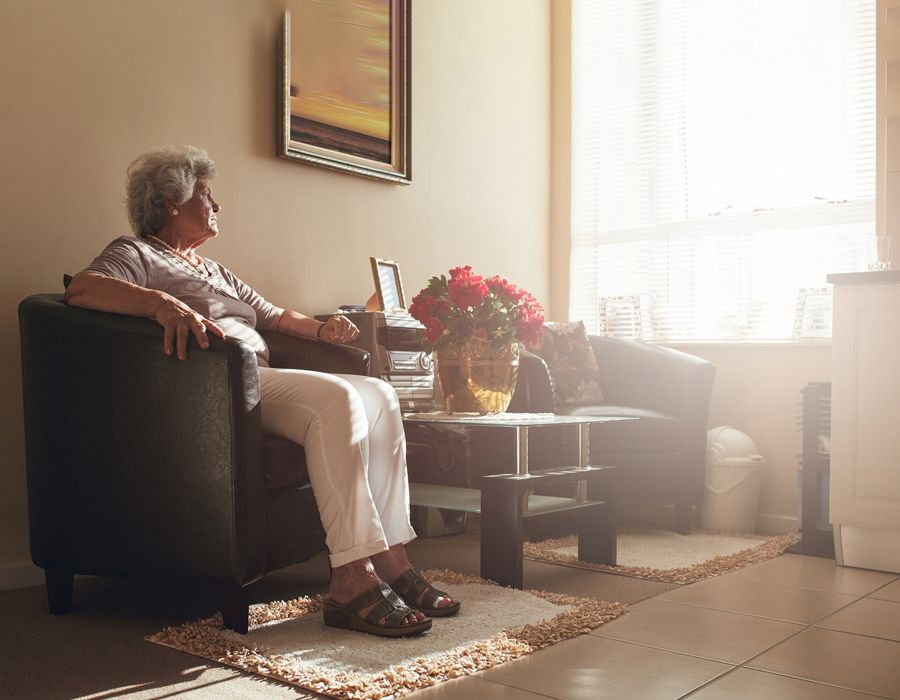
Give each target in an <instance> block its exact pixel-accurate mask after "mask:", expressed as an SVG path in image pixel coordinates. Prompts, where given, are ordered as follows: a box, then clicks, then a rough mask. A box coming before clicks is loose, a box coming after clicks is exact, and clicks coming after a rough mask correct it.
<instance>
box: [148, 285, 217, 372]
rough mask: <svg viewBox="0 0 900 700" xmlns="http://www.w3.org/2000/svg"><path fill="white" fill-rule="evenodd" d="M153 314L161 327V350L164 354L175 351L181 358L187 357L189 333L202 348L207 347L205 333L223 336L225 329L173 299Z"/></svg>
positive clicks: (207, 339) (207, 338)
mask: <svg viewBox="0 0 900 700" xmlns="http://www.w3.org/2000/svg"><path fill="white" fill-rule="evenodd" d="M154 316H155V318H156V321H157V323H159V325H161V326H162V327H163V350H165V353H166V355H171V354H172V353H173V352H175V353H177V355H178V358H179V359H181V360H184V359H187V356H188V354H187V348H188V340H189V339H190V337H191V335H193V336H194V338H195V339H196V340H197V345H199V346H200V347H201V348H203V349H204V350H205V349H207V348H208V347H209V337H208V336H207V335H206V334H207V333H212V334H213V335H215V336H218V337H219V338H225V331H224V330H222V328H221V327H220V326H219V325H218V324H216V323H213V322H212V321H210V320H209V319H208V318H204V317H203V316H201V315H200V314H198V313H197V312H196V311H194V310H193V309H191V308H190V307H189V306H187V305H186V304H184V303H183V302H180V301H178V300H175V299H173V300H170V301H168V302H164V303H163V304H162V305H161V306H160V308H159V309H157V311H156V313H155V314H154Z"/></svg>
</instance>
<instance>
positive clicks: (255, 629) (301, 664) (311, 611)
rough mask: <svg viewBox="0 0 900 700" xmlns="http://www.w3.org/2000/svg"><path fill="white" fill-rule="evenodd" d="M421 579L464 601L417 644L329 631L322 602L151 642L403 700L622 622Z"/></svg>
mask: <svg viewBox="0 0 900 700" xmlns="http://www.w3.org/2000/svg"><path fill="white" fill-rule="evenodd" d="M422 573H423V575H424V576H425V577H426V578H427V579H428V580H430V581H432V582H434V583H435V584H436V585H437V586H438V587H439V588H443V589H445V590H446V591H447V592H448V593H449V594H450V595H451V596H453V598H455V599H457V600H460V601H462V610H461V611H460V613H459V615H457V616H456V617H448V618H436V619H435V620H434V626H433V627H432V628H431V630H430V631H428V632H426V633H425V634H423V635H421V636H419V637H410V638H406V639H386V638H383V637H375V636H372V635H369V634H363V633H361V632H351V631H347V630H339V629H335V628H332V627H326V626H325V623H324V622H323V621H322V615H321V610H322V598H321V597H315V598H308V597H303V598H295V599H294V600H289V601H276V602H273V603H269V604H267V605H254V606H252V607H251V608H250V631H249V633H248V634H247V635H240V634H236V633H234V632H231V631H230V630H225V629H223V628H222V618H221V615H215V616H213V617H210V618H207V619H205V620H197V621H196V622H189V623H187V624H184V625H181V626H180V627H169V628H166V629H164V630H163V631H162V632H159V633H157V634H155V635H152V636H150V637H147V640H148V641H151V642H155V643H157V644H162V645H164V646H168V647H172V648H173V649H179V650H181V651H185V652H188V653H190V654H195V655H197V656H202V657H204V658H207V659H211V660H212V661H217V662H219V663H222V664H226V665H228V666H234V667H236V668H239V669H241V670H244V671H249V672H251V673H255V674H259V675H261V676H266V677H268V678H274V679H277V680H279V681H283V682H285V683H290V684H293V685H297V686H300V687H302V688H306V689H309V690H313V691H315V692H317V693H322V694H324V695H330V696H332V697H335V698H353V699H359V700H374V699H375V698H399V697H403V696H404V695H408V694H409V693H412V692H413V691H414V690H417V689H419V688H426V687H428V686H432V685H435V684H437V683H440V682H442V681H445V680H448V679H450V678H458V677H460V676H465V675H469V674H471V673H475V672H476V671H482V670H484V669H487V668H491V667H492V666H497V665H498V664H502V663H504V662H506V661H510V660H512V659H516V658H518V657H520V656H524V655H526V654H531V653H532V652H535V651H537V650H538V649H542V648H544V647H547V646H550V645H551V644H555V643H556V642H559V641H562V640H564V639H569V638H570V637H576V636H578V635H581V634H585V633H586V632H588V631H590V630H591V629H593V628H595V627H599V626H600V625H602V624H603V623H604V622H607V621H609V620H612V619H615V618H616V617H618V616H619V615H621V614H622V613H624V612H625V607H624V606H623V605H620V604H619V603H607V602H603V601H598V600H593V599H588V598H575V597H572V596H566V595H560V594H556V593H546V592H543V591H520V590H515V589H512V588H502V587H500V586H498V585H496V584H494V583H492V582H488V581H484V580H483V579H480V578H478V577H476V576H464V575H462V574H457V573H453V572H450V571H434V570H432V571H424V572H422Z"/></svg>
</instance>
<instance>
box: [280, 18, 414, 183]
mask: <svg viewBox="0 0 900 700" xmlns="http://www.w3.org/2000/svg"><path fill="white" fill-rule="evenodd" d="M410 14H411V0H390V26H391V50H390V55H391V59H390V64H391V66H390V85H391V87H390V92H391V96H390V102H391V107H390V114H391V117H390V121H391V123H390V139H389V141H388V150H389V153H390V161H389V162H383V161H381V160H376V159H374V158H367V157H364V156H361V155H354V154H353V153H352V152H350V151H344V150H340V149H339V148H331V147H326V146H322V145H316V144H314V143H311V142H305V141H302V140H300V139H297V138H292V135H291V13H290V11H285V13H284V26H283V30H282V41H281V95H280V99H281V104H280V111H281V116H280V122H281V124H280V130H279V131H280V139H279V147H278V156H279V157H281V158H288V159H290V160H299V161H304V162H307V163H311V164H314V165H320V166H323V167H326V168H331V169H333V170H338V171H341V172H346V173H352V174H354V175H362V176H365V177H370V178H375V179H377V180H383V181H388V182H393V183H396V184H402V185H408V184H409V183H410V182H411V181H412V156H411V148H410V145H411V141H412V127H411V110H410V104H411V93H412V75H411V66H410V54H411V50H410V46H411V44H410V33H411V22H410ZM345 133H346V132H345ZM381 143H383V142H381Z"/></svg>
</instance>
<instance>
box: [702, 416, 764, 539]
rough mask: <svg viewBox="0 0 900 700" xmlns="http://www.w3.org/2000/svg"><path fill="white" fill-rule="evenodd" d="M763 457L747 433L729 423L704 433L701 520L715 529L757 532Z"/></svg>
mask: <svg viewBox="0 0 900 700" xmlns="http://www.w3.org/2000/svg"><path fill="white" fill-rule="evenodd" d="M765 461H766V460H765V459H764V458H763V456H762V455H761V454H759V450H758V449H757V448H756V443H755V442H753V440H751V439H750V437H749V436H747V435H746V434H744V433H742V432H741V431H740V430H736V429H734V428H732V427H730V426H727V425H723V426H719V427H718V428H713V429H712V430H710V431H709V432H708V433H707V435H706V490H705V491H704V494H703V503H702V504H701V506H700V524H701V526H702V527H703V529H705V530H712V531H714V532H756V514H757V509H758V508H759V487H760V482H761V480H762V467H763V464H765Z"/></svg>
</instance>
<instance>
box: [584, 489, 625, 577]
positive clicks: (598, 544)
mask: <svg viewBox="0 0 900 700" xmlns="http://www.w3.org/2000/svg"><path fill="white" fill-rule="evenodd" d="M611 477H612V475H610V476H609V477H608V478H605V479H599V480H598V483H595V484H594V485H593V488H592V491H593V492H594V494H593V497H594V498H602V499H603V503H600V504H598V505H596V506H591V507H590V508H585V509H583V510H582V511H581V512H580V513H579V515H578V558H579V559H580V560H581V561H587V562H591V563H593V564H608V565H610V566H615V565H616V558H617V547H616V535H617V532H616V494H615V488H614V485H613V479H612V478H611Z"/></svg>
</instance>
